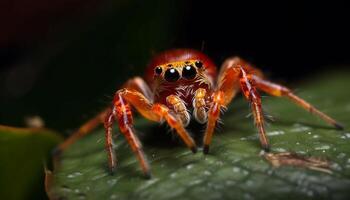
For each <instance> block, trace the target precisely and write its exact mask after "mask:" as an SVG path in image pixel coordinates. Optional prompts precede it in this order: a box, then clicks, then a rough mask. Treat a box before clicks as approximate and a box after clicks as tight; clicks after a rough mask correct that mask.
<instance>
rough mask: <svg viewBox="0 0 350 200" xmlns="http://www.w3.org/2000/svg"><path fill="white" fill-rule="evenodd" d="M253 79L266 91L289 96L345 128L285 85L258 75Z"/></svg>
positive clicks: (319, 115) (307, 108) (274, 94)
mask: <svg viewBox="0 0 350 200" xmlns="http://www.w3.org/2000/svg"><path fill="white" fill-rule="evenodd" d="M253 80H254V82H255V84H256V86H257V88H258V89H260V90H262V91H264V92H266V93H267V94H270V95H272V96H277V97H287V98H288V99H290V100H291V101H293V102H294V103H295V104H297V105H299V106H301V107H302V108H304V109H305V110H307V111H308V112H310V113H312V114H315V115H316V116H318V117H320V118H321V119H323V120H324V121H325V122H327V123H328V124H330V125H332V126H334V127H335V128H337V129H344V127H343V126H342V125H341V124H339V123H338V122H337V121H335V120H334V119H333V118H331V117H330V116H328V115H326V114H325V113H323V112H321V111H320V110H318V109H317V108H315V107H314V106H313V105H311V104H310V103H308V102H306V101H305V100H304V99H302V98H300V97H298V96H296V95H295V94H293V92H292V91H291V90H290V89H288V88H286V87H284V86H281V85H278V84H275V83H272V82H269V81H266V80H263V79H262V78H260V77H258V76H253Z"/></svg>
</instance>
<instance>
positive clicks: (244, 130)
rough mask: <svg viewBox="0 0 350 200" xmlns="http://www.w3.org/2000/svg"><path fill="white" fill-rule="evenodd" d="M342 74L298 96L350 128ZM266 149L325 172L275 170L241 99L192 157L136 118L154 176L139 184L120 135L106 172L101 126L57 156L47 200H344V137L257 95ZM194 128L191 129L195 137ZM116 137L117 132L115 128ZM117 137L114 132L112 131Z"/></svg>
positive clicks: (315, 80)
mask: <svg viewBox="0 0 350 200" xmlns="http://www.w3.org/2000/svg"><path fill="white" fill-rule="evenodd" d="M348 77H349V72H344V73H339V72H338V73H334V74H330V73H329V74H325V75H323V76H318V77H312V78H310V79H309V80H308V81H306V82H304V84H300V88H301V89H300V90H301V91H299V92H297V93H298V95H300V96H301V97H303V98H305V99H306V100H308V101H310V102H311V103H313V104H314V105H315V106H316V107H318V108H320V109H321V110H322V111H324V112H325V113H327V114H329V115H330V116H332V117H334V118H335V119H337V120H339V121H340V122H342V123H344V125H345V127H349V126H350V123H349V122H350V118H349V114H348V113H349V111H350V104H349V94H348V93H347V92H345V91H344V90H343V89H344V88H345V87H346V86H347V85H349V84H350V82H349V78H348ZM263 104H264V108H265V111H266V113H268V114H272V115H273V116H274V117H275V122H273V123H270V126H268V127H267V134H268V136H269V138H270V142H271V145H272V151H273V152H288V151H290V152H296V153H298V154H300V155H305V156H313V157H320V158H323V159H328V160H329V161H330V162H331V163H332V165H331V170H332V173H331V174H328V173H323V172H319V171H313V170H309V169H305V168H295V167H280V168H274V167H272V166H271V165H270V164H269V163H267V162H266V160H265V159H264V158H262V157H261V156H259V152H260V151H261V148H260V145H259V139H258V135H257V133H256V130H255V128H254V125H253V122H252V119H250V118H249V119H247V118H246V115H247V114H249V113H250V111H249V107H248V104H247V103H246V102H245V100H244V99H243V98H241V97H237V99H236V100H235V101H234V102H233V103H232V105H231V106H230V107H229V109H228V111H227V113H226V114H225V115H223V117H222V120H223V122H224V125H223V126H221V127H220V129H221V131H218V132H219V133H217V134H216V135H215V136H214V140H213V143H212V145H211V151H210V154H209V155H203V154H202V153H201V152H199V153H197V154H192V153H191V152H190V151H189V150H188V149H186V147H184V146H181V145H179V144H181V143H179V142H178V140H174V138H172V137H171V135H170V134H166V133H167V130H166V128H165V129H164V130H163V128H162V127H163V126H161V127H159V126H157V125H156V124H152V123H150V122H148V121H146V120H144V119H141V118H139V117H138V118H136V125H135V126H136V129H137V130H142V132H140V133H139V135H140V137H141V138H142V141H143V144H144V149H145V152H146V154H147V156H148V159H149V161H150V164H151V167H152V172H153V178H152V179H150V180H146V179H144V177H143V176H142V172H141V170H140V167H139V163H138V161H137V160H136V158H135V156H134V155H133V154H132V152H131V150H130V148H129V146H128V144H127V143H126V142H125V140H124V137H123V136H119V137H118V138H117V139H116V145H115V150H116V152H117V159H118V167H117V169H116V173H115V174H114V175H110V174H109V173H108V169H107V155H106V152H105V150H104V131H103V129H102V128H100V129H98V130H96V131H94V133H93V134H91V135H88V136H87V137H85V138H83V139H81V140H80V141H78V142H77V143H75V144H74V145H72V146H71V147H70V148H69V149H68V150H67V151H66V152H64V154H63V157H62V161H61V165H60V166H59V168H57V169H56V170H55V173H54V176H55V179H54V186H53V187H52V188H51V192H52V194H53V198H67V199H143V200H144V199H200V200H202V199H271V197H272V198H273V199H349V196H350V192H349V191H348V190H349V188H350V133H349V132H348V131H347V130H345V131H339V130H335V129H334V128H332V127H329V126H328V125H326V124H325V123H324V122H323V121H321V120H319V119H317V118H316V117H314V116H312V115H310V114H309V113H307V112H305V111H304V110H302V109H301V108H298V107H297V106H296V105H294V104H292V103H291V102H288V101H287V100H285V99H281V98H273V97H269V98H267V97H264V98H263ZM198 130H203V128H202V129H199V127H192V129H191V132H192V133H193V134H195V135H196V136H198V134H200V132H202V131H198ZM115 132H118V129H117V127H115ZM116 135H119V134H116Z"/></svg>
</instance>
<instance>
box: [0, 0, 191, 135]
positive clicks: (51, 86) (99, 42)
mask: <svg viewBox="0 0 350 200" xmlns="http://www.w3.org/2000/svg"><path fill="white" fill-rule="evenodd" d="M108 2H109V3H107V4H105V5H104V6H99V7H98V8H96V10H98V11H97V14H94V15H93V16H90V18H88V19H85V20H81V22H80V23H77V22H76V20H72V22H71V21H69V20H66V21H65V23H64V25H62V26H63V27H64V28H62V29H63V30H64V31H62V30H61V31H58V32H57V31H56V32H55V31H54V30H53V31H52V32H53V34H51V35H49V36H48V39H47V40H48V41H46V42H43V44H41V45H38V47H37V49H35V50H33V51H32V54H31V55H29V56H27V57H25V58H23V60H19V61H18V65H17V66H14V67H13V68H11V69H10V70H9V71H8V72H7V73H3V74H1V73H0V90H1V93H0V95H1V96H0V110H1V112H0V121H1V123H3V124H13V125H18V124H23V118H21V116H24V115H39V116H41V117H42V118H43V119H45V122H46V124H47V126H48V127H51V128H54V129H59V130H64V131H66V130H67V128H74V127H75V126H76V125H77V124H79V123H82V122H83V121H84V120H85V119H87V118H88V116H92V115H94V114H95V113H97V112H99V110H100V108H101V107H104V106H105V105H106V104H108V103H109V101H110V99H111V98H110V96H112V95H113V93H114V91H115V90H116V88H118V87H119V86H120V85H121V84H122V83H123V82H125V81H126V80H127V79H128V78H130V77H132V76H136V75H139V76H142V75H143V71H144V69H145V66H146V65H147V62H148V61H149V59H150V58H151V57H152V54H154V53H156V52H159V51H161V50H164V49H168V48H171V46H172V45H171V43H172V41H173V40H175V35H176V34H177V31H178V28H177V27H179V25H178V24H179V23H180V22H181V19H182V15H183V13H182V12H184V6H185V1H162V0H151V1H140V0H129V1H113V2H110V1H108ZM105 3H106V2H105ZM14 108H16V109H14Z"/></svg>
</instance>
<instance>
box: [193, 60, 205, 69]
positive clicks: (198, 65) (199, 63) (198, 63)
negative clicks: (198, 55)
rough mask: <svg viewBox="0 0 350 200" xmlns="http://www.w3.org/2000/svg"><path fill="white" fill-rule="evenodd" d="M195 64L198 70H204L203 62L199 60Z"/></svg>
mask: <svg viewBox="0 0 350 200" xmlns="http://www.w3.org/2000/svg"><path fill="white" fill-rule="evenodd" d="M194 64H195V65H196V67H198V68H202V67H203V63H202V62H201V61H199V60H197V61H196V62H195V63H194Z"/></svg>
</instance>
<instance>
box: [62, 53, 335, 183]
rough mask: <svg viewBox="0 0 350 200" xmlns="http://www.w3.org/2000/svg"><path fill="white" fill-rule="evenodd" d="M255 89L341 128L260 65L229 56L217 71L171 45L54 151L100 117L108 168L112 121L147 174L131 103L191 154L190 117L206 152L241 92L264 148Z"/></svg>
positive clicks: (203, 57) (112, 163)
mask: <svg viewBox="0 0 350 200" xmlns="http://www.w3.org/2000/svg"><path fill="white" fill-rule="evenodd" d="M258 90H262V91H264V92H266V93H267V94H270V95H272V96H277V97H287V98H288V99H290V100H291V101H293V102H294V103H296V104H298V105H300V106H301V107H302V108H304V109H305V110H307V111H309V112H310V113H313V114H315V115H317V116H318V117H320V118H321V119H323V120H324V121H326V122H327V123H329V124H331V125H333V126H335V127H336V128H339V129H341V128H342V126H341V125H340V124H339V123H337V122H336V121H335V120H334V119H332V118H331V117H329V116H327V115H326V114H324V113H322V112H321V111H319V110H317V109H316V108H315V107H313V106H312V105H311V104H309V103H308V102H306V101H305V100H303V99H301V98H300V97H298V96H296V95H295V94H293V93H292V91H291V90H289V89H288V88H286V87H284V86H281V85H278V84H276V83H272V82H270V81H268V80H266V79H264V76H263V74H262V72H261V71H260V70H259V69H257V68H255V67H253V66H252V65H250V64H249V63H247V62H245V61H244V60H242V59H240V58H238V57H233V58H228V59H227V60H226V61H225V62H224V63H223V64H222V66H221V69H220V71H219V73H217V69H216V66H215V64H214V63H213V61H212V60H211V59H210V58H209V57H208V56H206V55H205V54H203V53H201V52H199V51H196V50H191V49H175V50H169V51H165V52H163V53H160V54H158V55H157V56H155V57H154V58H153V60H152V61H151V62H150V64H149V65H148V67H147V69H146V74H145V79H142V78H140V77H135V78H132V79H130V80H129V81H127V82H126V83H125V85H124V86H123V87H122V89H120V90H118V91H117V92H116V93H115V96H114V99H113V103H112V106H111V108H108V109H107V110H105V111H103V112H101V113H100V114H99V115H98V116H96V117H95V118H93V119H91V120H90V121H88V122H87V123H85V124H84V125H83V126H82V127H81V128H80V129H79V130H78V131H77V132H76V133H74V134H73V135H72V136H71V137H70V138H68V140H66V141H65V142H64V143H62V144H61V145H60V146H59V149H60V150H64V149H65V148H67V147H68V146H69V145H70V144H71V143H73V142H74V141H75V140H76V139H78V138H79V137H81V136H83V135H85V134H87V133H88V132H90V131H91V130H92V129H93V128H95V127H96V126H97V125H98V124H99V123H101V120H104V125H105V130H106V133H105V136H106V150H107V153H108V163H109V167H110V169H111V170H112V171H113V170H114V169H115V166H116V160H115V156H114V152H113V148H112V125H113V122H114V121H116V122H118V125H119V129H120V131H121V133H122V134H123V135H124V136H125V138H126V139H127V141H128V143H129V145H130V146H131V148H132V150H133V151H134V153H135V154H136V156H137V158H138V160H139V161H140V164H141V167H142V170H143V172H144V174H145V175H146V176H147V177H150V174H151V173H150V167H149V165H148V162H147V160H146V158H145V155H144V153H143V150H142V145H141V143H140V141H139V139H138V138H137V136H136V135H135V130H134V127H133V116H132V111H131V107H132V106H133V107H134V108H135V109H136V110H137V111H138V112H139V113H140V114H141V115H142V116H143V117H145V118H147V119H149V120H151V121H156V122H166V123H167V124H168V125H169V126H170V127H171V128H173V129H174V130H175V133H176V134H178V136H179V137H180V138H181V139H182V140H183V142H184V143H185V144H186V146H187V147H188V148H189V149H190V150H191V151H192V152H194V153H195V152H196V151H197V146H196V144H195V142H194V140H193V139H192V138H191V136H190V135H189V133H188V132H187V131H186V129H185V128H186V126H187V125H188V124H189V122H190V119H191V117H193V118H194V119H195V120H196V121H197V122H199V123H202V124H205V123H206V131H205V133H204V139H203V144H204V146H203V152H204V153H205V154H207V153H208V152H209V145H210V143H211V140H212V137H213V133H214V129H215V126H216V122H217V121H218V118H219V116H220V109H221V108H223V107H226V106H227V105H228V104H229V103H230V102H231V101H232V99H233V98H234V97H235V96H236V94H237V93H238V92H239V91H242V93H243V95H244V97H245V98H246V99H247V101H248V102H249V104H250V105H251V109H252V113H253V116H254V122H255V125H256V127H257V129H258V132H259V138H260V142H261V146H262V148H263V149H264V150H265V151H268V150H269V142H268V139H267V137H266V133H265V127H264V115H263V113H262V108H261V98H260V95H259V93H258Z"/></svg>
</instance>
